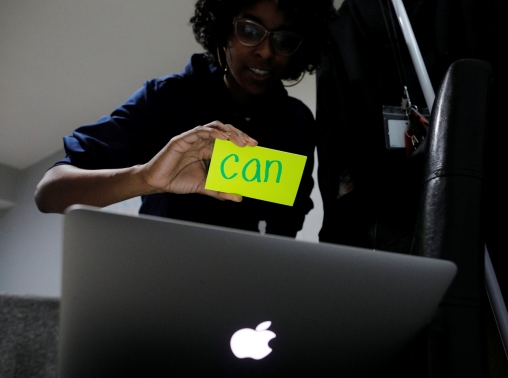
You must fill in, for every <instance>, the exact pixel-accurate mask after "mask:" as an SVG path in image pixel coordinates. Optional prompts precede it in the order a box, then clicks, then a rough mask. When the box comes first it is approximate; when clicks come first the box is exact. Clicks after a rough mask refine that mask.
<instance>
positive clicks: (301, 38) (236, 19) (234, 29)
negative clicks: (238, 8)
mask: <svg viewBox="0 0 508 378" xmlns="http://www.w3.org/2000/svg"><path fill="white" fill-rule="evenodd" d="M238 21H244V22H247V23H249V24H254V25H256V26H259V27H260V28H261V29H262V30H264V31H265V35H264V36H263V37H262V38H261V39H260V41H259V42H258V43H256V44H254V45H248V44H246V43H245V42H242V41H241V40H240V38H238V33H237V31H236V29H237V22H238ZM233 26H234V27H233V33H234V35H235V37H236V39H237V40H238V42H240V43H241V44H242V45H244V46H248V47H256V46H259V45H260V44H261V43H263V41H264V40H265V39H266V37H267V36H268V37H270V44H271V46H272V48H273V51H275V52H276V53H277V54H279V55H282V56H291V55H293V54H294V53H295V52H297V51H298V49H299V48H300V46H301V45H302V43H303V41H304V38H303V37H302V36H301V35H300V34H298V33H295V32H292V31H289V30H275V31H270V30H268V29H267V28H265V27H264V26H263V25H261V24H259V23H257V22H256V21H252V20H250V19H248V18H243V17H235V18H234V19H233ZM280 32H285V33H291V34H294V35H296V36H298V37H299V38H300V43H299V44H298V46H296V48H295V51H293V52H292V53H291V54H281V53H280V52H278V51H277V50H276V48H275V46H274V44H273V42H272V39H271V36H272V35H273V34H275V33H280Z"/></svg>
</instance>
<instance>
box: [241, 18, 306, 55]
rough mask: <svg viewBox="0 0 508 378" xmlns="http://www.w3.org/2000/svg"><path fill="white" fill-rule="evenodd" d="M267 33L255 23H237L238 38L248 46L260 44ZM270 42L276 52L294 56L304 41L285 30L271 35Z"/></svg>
mask: <svg viewBox="0 0 508 378" xmlns="http://www.w3.org/2000/svg"><path fill="white" fill-rule="evenodd" d="M267 33H268V31H267V30H266V29H264V28H263V27H262V26H260V25H257V24H255V23H252V22H248V21H243V20H237V21H236V37H237V38H238V40H239V41H240V42H241V43H243V44H244V45H246V46H256V45H258V44H260V43H261V41H263V39H264V38H265V37H266V34H267ZM270 40H271V42H272V46H273V48H274V50H275V51H276V52H277V53H278V54H281V55H291V54H293V53H294V52H295V51H296V50H297V49H298V47H299V46H300V43H301V41H302V40H301V37H300V36H299V35H298V34H296V33H292V32H289V31H283V30H281V31H276V32H273V33H271V35H270Z"/></svg>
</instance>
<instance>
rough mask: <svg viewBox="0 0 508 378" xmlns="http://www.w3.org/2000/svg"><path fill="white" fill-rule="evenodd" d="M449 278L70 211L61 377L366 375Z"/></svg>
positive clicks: (335, 249) (419, 322) (431, 263)
mask: <svg viewBox="0 0 508 378" xmlns="http://www.w3.org/2000/svg"><path fill="white" fill-rule="evenodd" d="M455 274H456V266H455V265H454V264H453V263H451V262H449V261H443V260H437V259H431V258H426V257H416V256H408V255H402V254H395V253H388V252H382V251H373V250H365V249H360V248H354V247H348V246H342V245H333V244H326V243H310V242H305V241H299V240H294V239H291V238H285V237H279V236H269V235H260V234H257V233H253V232H246V231H240V230H233V229H227V228H221V227H214V226H208V225H203V224H196V223H190V222H184V221H177V220H170V219H163V218H157V217H150V216H129V215H121V214H113V213H107V212H104V211H100V210H99V209H97V208H93V207H86V206H72V207H71V208H69V209H68V211H67V212H66V215H65V219H64V246H63V278H62V296H61V308H60V328H59V332H60V335H59V356H58V361H59V377H60V378H70V377H72V378H79V377H169V376H187V377H188V376H236V377H238V376H305V375H307V376H311V375H312V376H318V375H324V374H326V375H331V374H332V375H333V374H334V375H338V376H342V377H350V376H354V377H356V376H360V377H361V376H374V374H376V372H379V371H380V369H382V368H383V367H384V366H386V365H387V364H388V363H390V361H393V359H394V358H396V356H398V355H399V354H400V353H401V352H402V351H403V350H404V349H405V348H407V347H408V345H409V344H410V343H411V341H412V340H413V339H414V337H415V336H416V335H417V334H418V333H419V332H420V331H421V330H422V329H423V328H424V327H425V326H426V325H427V324H428V323H429V322H430V320H431V319H432V318H433V315H434V314H435V312H436V310H437V308H438V306H439V303H440V300H441V299H442V297H443V296H444V294H445V292H446V290H447V288H448V286H449V285H450V283H451V281H452V279H453V277H454V275H455ZM377 375H378V374H376V376H377Z"/></svg>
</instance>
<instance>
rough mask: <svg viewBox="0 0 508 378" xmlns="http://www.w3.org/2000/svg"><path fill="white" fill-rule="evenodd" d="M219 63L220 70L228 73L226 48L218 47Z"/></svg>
mask: <svg viewBox="0 0 508 378" xmlns="http://www.w3.org/2000/svg"><path fill="white" fill-rule="evenodd" d="M217 61H218V63H219V66H220V68H222V70H223V71H224V72H227V70H228V63H227V60H226V46H220V45H217Z"/></svg>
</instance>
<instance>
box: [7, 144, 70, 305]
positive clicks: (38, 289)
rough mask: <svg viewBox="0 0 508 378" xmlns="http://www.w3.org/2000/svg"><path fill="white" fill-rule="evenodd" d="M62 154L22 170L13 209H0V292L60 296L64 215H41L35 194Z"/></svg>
mask: <svg viewBox="0 0 508 378" xmlns="http://www.w3.org/2000/svg"><path fill="white" fill-rule="evenodd" d="M62 154H63V152H60V153H57V154H54V155H52V156H50V157H48V158H46V159H44V160H43V161H41V162H40V163H38V164H35V165H34V166H32V167H30V168H27V169H25V170H23V171H20V172H19V179H18V185H17V190H16V196H15V198H14V206H13V207H11V208H9V209H6V210H0V292H5V293H12V294H33V295H44V296H58V295H60V267H61V253H62V224H63V216H62V215H59V214H42V213H40V212H39V210H38V209H37V207H36V206H35V202H34V199H33V195H34V191H35V187H36V185H37V183H38V182H39V180H40V179H41V178H42V176H43V175H44V172H45V171H46V169H48V167H50V166H51V165H52V164H53V163H54V162H55V161H56V160H59V159H61V158H62V156H63V155H62ZM2 179H3V178H2V177H0V181H1V180H2Z"/></svg>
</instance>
